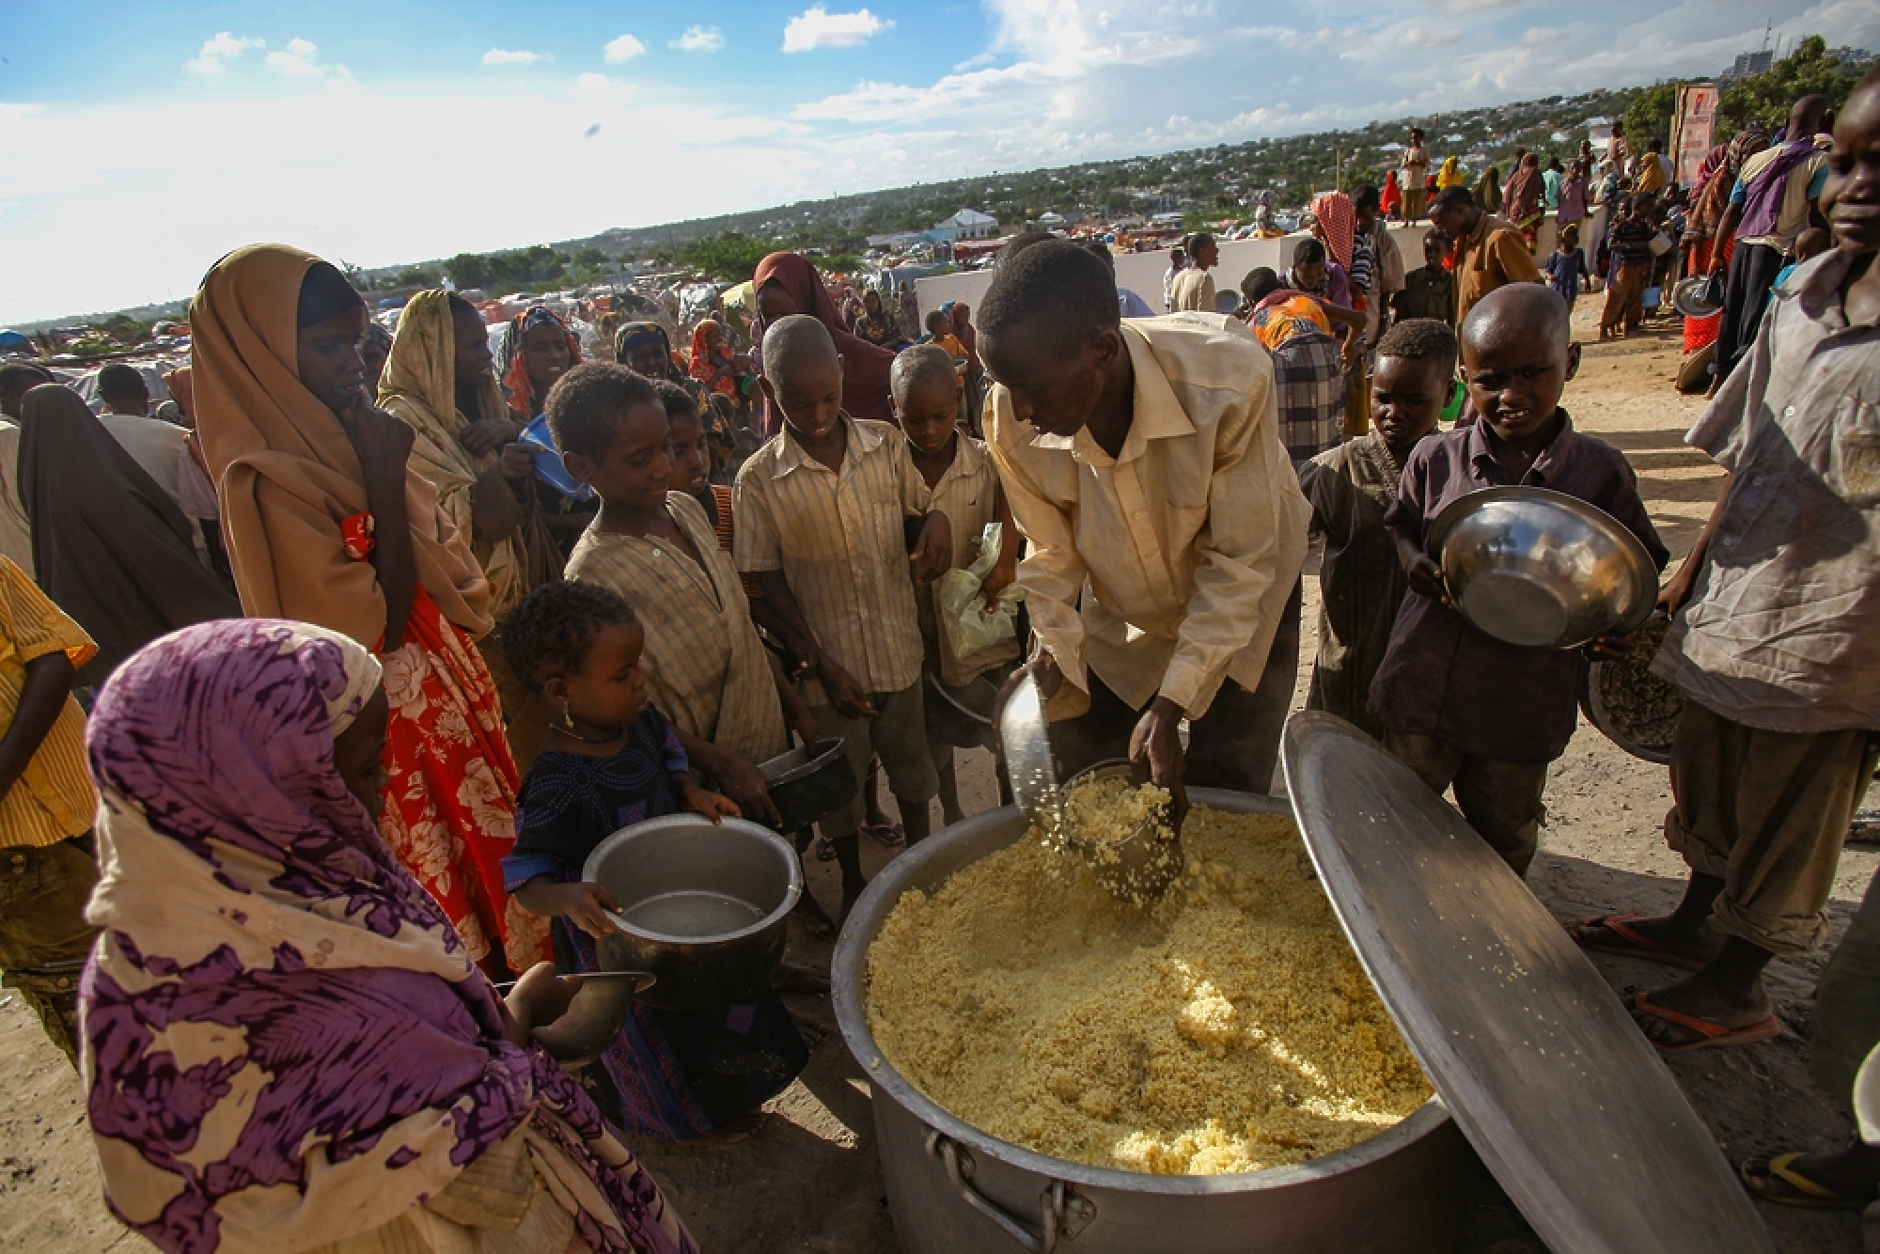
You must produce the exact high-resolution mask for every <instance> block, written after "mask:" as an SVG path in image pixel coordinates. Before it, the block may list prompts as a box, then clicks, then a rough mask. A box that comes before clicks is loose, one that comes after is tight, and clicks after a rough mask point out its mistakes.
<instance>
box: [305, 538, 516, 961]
mask: <svg viewBox="0 0 1880 1254" xmlns="http://www.w3.org/2000/svg"><path fill="white" fill-rule="evenodd" d="M366 517H367V516H362V515H355V516H354V517H353V518H348V519H346V520H345V523H344V524H342V526H343V529H344V530H345V532H346V535H347V552H348V553H349V554H351V555H353V556H354V558H355V560H357V561H365V560H366V559H367V558H368V557H370V555H371V552H372V549H371V539H370V535H369V532H368V530H367V527H366V523H365V522H364V521H362V520H363V519H364V518H366ZM379 661H380V663H381V664H382V665H383V666H384V668H385V695H386V698H387V699H388V700H389V701H390V703H391V717H390V719H389V720H388V722H387V724H386V733H385V769H386V772H387V774H389V775H390V776H391V782H390V784H389V785H388V786H387V787H386V806H385V813H384V815H383V817H382V818H381V819H380V820H379V825H380V827H381V828H382V829H383V831H384V833H385V839H386V842H387V843H388V844H390V845H391V847H392V851H393V852H394V853H396V854H397V855H398V860H399V861H400V862H402V863H404V865H405V868H406V869H407V870H409V871H410V872H411V873H412V875H414V876H416V877H417V880H418V883H420V884H422V885H423V886H424V889H425V891H426V892H428V893H430V894H431V896H432V897H433V898H435V899H436V900H437V903H438V905H440V906H442V907H443V909H444V914H445V916H446V917H447V918H449V919H450V924H451V926H452V927H454V928H456V929H457V934H458V935H459V936H461V937H463V941H464V945H465V946H466V947H467V948H468V949H469V951H470V956H471V957H473V958H475V959H477V960H478V961H479V962H481V961H484V959H485V958H486V957H487V956H489V955H490V954H491V951H492V950H493V949H494V950H496V951H498V952H500V953H501V954H502V956H503V957H504V958H505V959H506V960H507V962H508V965H509V967H510V969H511V970H512V971H514V972H516V973H517V974H520V973H522V972H524V971H526V970H528V969H529V968H530V967H532V966H534V965H535V964H536V963H538V962H541V961H543V960H544V959H546V958H547V957H548V956H549V944H548V927H547V924H546V922H545V921H544V920H542V919H540V918H537V917H536V916H535V915H533V914H530V913H529V912H528V911H527V910H524V909H523V908H522V907H521V906H518V905H516V904H515V903H514V902H512V901H511V900H510V899H509V895H508V894H507V893H505V892H504V891H503V867H502V860H503V855H504V854H506V853H508V852H509V848H510V846H511V845H512V844H514V843H515V820H514V817H513V815H514V809H515V800H516V789H517V777H516V763H515V760H514V759H513V758H511V757H510V754H509V741H508V739H507V738H506V737H505V736H504V735H503V711H502V706H501V705H500V704H499V703H498V701H497V697H496V684H495V681H494V680H492V679H491V678H490V672H489V668H488V667H486V666H485V665H484V664H483V659H482V658H481V657H480V656H479V655H478V654H477V650H476V645H475V643H473V642H472V641H471V639H470V637H469V636H468V635H466V634H465V633H464V631H463V630H462V629H461V628H459V627H458V626H457V625H456V624H454V623H452V622H450V621H449V620H448V619H446V618H445V617H444V616H443V615H442V614H441V613H439V612H438V608H437V605H436V603H435V602H433V601H432V600H431V596H430V594H429V593H427V592H426V591H425V590H424V589H423V588H422V587H419V588H418V589H417V592H416V595H415V596H414V597H413V598H412V603H411V616H410V618H409V619H407V620H406V623H405V640H404V642H403V643H402V644H401V645H400V646H399V647H398V648H397V649H394V650H393V651H392V652H390V653H382V654H381V655H380V658H379Z"/></svg>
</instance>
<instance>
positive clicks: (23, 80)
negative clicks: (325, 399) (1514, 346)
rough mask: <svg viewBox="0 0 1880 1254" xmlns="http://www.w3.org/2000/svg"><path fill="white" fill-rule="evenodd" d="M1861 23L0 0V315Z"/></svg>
mask: <svg viewBox="0 0 1880 1254" xmlns="http://www.w3.org/2000/svg"><path fill="white" fill-rule="evenodd" d="M1770 19H1773V20H1774V21H1775V23H1776V34H1777V35H1778V36H1782V37H1784V38H1786V39H1790V40H1792V39H1794V38H1796V37H1797V36H1799V35H1802V34H1806V33H1808V32H1811V31H1821V32H1823V33H1825V34H1828V35H1829V36H1830V39H1831V42H1833V41H1837V40H1840V41H1847V42H1851V43H1855V44H1865V45H1867V46H1870V47H1880V5H1876V4H1874V3H1872V0H1815V2H1808V0H1795V2H1788V3H1784V2H1781V0H1777V2H1774V3H1771V2H1770V0H1761V2H1754V0H1581V3H1579V4H1577V5H1561V4H1559V3H1554V2H1542V0H1397V2H1396V3H1384V2H1382V0H1296V2H1295V3H1290V4H1277V3H1269V2H1260V3H1255V2H1253V0H974V2H966V0H953V2H944V0H943V2H940V3H934V2H931V0H930V2H928V3H922V4H901V3H892V2H884V3H875V2H873V0H871V2H870V3H868V4H866V5H863V4H858V3H851V2H849V0H824V2H823V3H817V4H810V3H805V0H789V2H784V3H767V2H759V3H743V2H730V3H722V4H718V5H715V6H711V5H671V4H665V5H653V4H631V3H614V4H590V3H578V2H574V0H568V2H564V3H559V4H556V5H554V6H553V7H552V8H551V7H549V6H535V5H524V4H518V3H514V0H511V2H509V3H504V4H493V3H481V2H476V0H468V2H467V0H458V2H456V3H452V4H450V5H441V4H431V5H421V4H414V3H408V2H406V0H375V2H373V3H356V2H354V0H302V2H301V3H297V4H274V3H242V4H234V3H216V4H210V3H200V2H197V0H167V2H165V3H152V2H151V0H136V2H134V3H115V4H108V3H87V2H85V0H72V2H68V3H60V4H45V3H31V2H29V0H0V324H4V323H6V322H8V321H14V320H18V321H25V320H28V319H35V318H42V317H50V316H54V315H60V314H67V313H77V312H83V311H90V310H103V309H111V308H117V307H121V306H124V305H129V304H136V303H141V302H144V301H150V300H163V299H171V298H179V297H183V296H187V295H188V294H189V293H190V292H191V291H192V290H193V288H194V286H195V284H196V281H197V280H198V279H199V278H200V276H201V274H202V273H203V271H204V270H206V269H207V268H208V266H209V265H211V264H212V263H213V262H214V261H215V259H216V258H217V257H218V256H220V255H221V254H222V253H224V252H226V251H228V250H229V249H231V248H234V247H237V246H239V245H241V244H244V243H248V242H251V241H255V240H262V239H279V240H285V241H288V242H291V243H295V244H299V245H301V246H303V247H306V248H309V249H312V250H313V251H316V252H319V253H321V254H323V255H326V256H328V257H332V258H335V259H343V260H347V261H351V262H355V263H358V264H362V265H383V264H387V263H391V262H395V261H415V260H420V259H424V258H429V257H436V256H445V255H449V254H451V253H454V252H458V251H463V250H466V249H468V250H478V251H482V250H488V249H495V248H504V247H520V246H522V245H526V244H530V243H536V242H541V241H546V240H555V239H565V238H569V237H572V236H579V235H585V234H589V233H592V232H594V231H598V230H601V229H604V228H606V227H610V226H621V225H644V224H648V223H656V222H662V221H668V220H673V219H680V218H687V217H695V216H701V215H707V214H714V213H722V212H729V211H735V210H741V209H751V208H757V207H761V206H765V205H770V204H777V203H781V202H785V201H790V200H795V199H799V198H802V197H807V196H818V195H826V194H829V193H832V192H853V191H863V190H868V189H872V188H879V187H889V186H895V185H898V184H902V183H906V182H911V181H917V180H924V179H932V178H944V177H953V176H957V175H967V174H974V173H980V172H990V171H993V170H1000V169H1007V170H1009V169H1020V168H1029V167H1032V166H1036V165H1041V164H1054V163H1062V162H1067V161H1076V160H1083V159H1090V158H1098V157H1116V156H1127V155H1131V154H1134V153H1138V152H1146V151H1159V150H1166V149H1170V148H1179V147H1186V146H1190V145H1194V144H1212V143H1218V142H1227V141H1238V140H1242V139H1247V138H1252V137H1255V136H1260V135H1270V134H1286V133H1293V132H1299V131H1309V130H1316V129H1320V128H1323V127H1330V126H1337V125H1346V124H1353V123H1364V122H1369V121H1371V120H1373V119H1376V118H1388V117H1397V116H1402V115H1406V114H1413V113H1417V112H1419V111H1424V110H1433V109H1442V108H1450V107H1453V106H1457V105H1463V106H1467V105H1477V104H1489V103H1496V102H1500V101H1506V100H1516V99H1530V98H1534V97H1537V96H1544V95H1548V94H1551V93H1555V92H1574V91H1581V90H1586V89H1588V88H1592V87H1597V86H1615V85H1622V84H1635V83H1645V82H1651V81H1653V80H1654V79H1657V78H1662V77H1667V76H1672V75H1680V74H1684V75H1689V74H1699V73H1708V72H1712V71H1714V70H1715V69H1717V68H1718V67H1720V66H1721V65H1723V64H1726V63H1727V62H1728V61H1729V59H1730V57H1731V56H1733V55H1734V54H1735V53H1736V52H1738V51H1741V50H1743V49H1745V48H1749V47H1755V46H1759V45H1760V43H1761V40H1762V30H1763V24H1764V22H1765V21H1767V20H1770Z"/></svg>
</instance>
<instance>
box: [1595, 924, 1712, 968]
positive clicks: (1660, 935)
mask: <svg viewBox="0 0 1880 1254" xmlns="http://www.w3.org/2000/svg"><path fill="white" fill-rule="evenodd" d="M1624 925H1625V927H1626V929H1627V930H1628V931H1632V932H1636V933H1637V934H1638V935H1640V936H1642V937H1643V938H1644V939H1645V940H1646V942H1647V945H1646V946H1641V945H1639V944H1638V943H1636V942H1635V941H1633V939H1632V938H1631V937H1629V936H1627V935H1625V934H1624V933H1623V932H1619V931H1616V930H1615V929H1613V928H1611V927H1608V926H1606V925H1605V924H1604V923H1602V922H1600V921H1599V920H1588V921H1587V922H1585V923H1576V924H1574V925H1573V926H1572V927H1571V928H1568V929H1567V932H1568V935H1570V936H1572V937H1573V943H1574V944H1576V945H1579V946H1580V947H1581V948H1583V949H1591V950H1596V951H1598V952H1600V953H1616V954H1623V955H1625V956H1626V957H1629V958H1647V959H1652V960H1655V961H1660V962H1670V963H1672V964H1674V965H1676V966H1681V967H1686V968H1688V969H1690V970H1693V971H1695V970H1696V969H1697V968H1699V967H1701V966H1703V965H1704V964H1705V963H1707V962H1709V961H1710V960H1711V959H1712V958H1715V957H1716V956H1717V955H1718V954H1719V953H1720V952H1722V950H1723V936H1722V935H1721V934H1720V933H1718V932H1716V931H1713V930H1712V929H1711V928H1709V927H1699V928H1695V929H1692V928H1687V927H1684V926H1682V925H1680V924H1679V923H1678V921H1677V916H1675V915H1666V916H1664V917H1663V918H1655V919H1647V918H1637V919H1634V918H1627V919H1624ZM1649 945H1656V946H1657V947H1658V948H1659V949H1660V950H1661V951H1663V952H1662V953H1653V952H1652V951H1651V949H1650V948H1649V947H1648V946H1649Z"/></svg>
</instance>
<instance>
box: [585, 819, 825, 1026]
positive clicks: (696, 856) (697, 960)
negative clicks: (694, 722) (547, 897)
mask: <svg viewBox="0 0 1880 1254" xmlns="http://www.w3.org/2000/svg"><path fill="white" fill-rule="evenodd" d="M581 878H582V879H583V880H586V881H587V882H588V883H590V884H602V885H605V886H606V888H607V891H608V892H609V893H611V894H613V898H614V901H615V903H616V904H617V905H618V906H619V907H620V910H619V912H618V913H617V914H616V915H615V916H614V923H615V926H617V927H619V928H620V930H619V931H618V932H615V933H613V934H612V935H609V936H604V937H602V938H601V939H600V941H599V942H597V943H596V945H595V950H596V955H597V956H598V958H599V959H600V964H601V966H602V968H603V969H605V970H609V971H646V972H649V973H651V974H652V975H654V976H657V977H658V983H656V984H654V985H653V986H652V987H651V988H649V989H647V990H644V991H643V992H642V993H641V995H640V1000H641V1001H644V1002H646V1003H647V1004H648V1005H650V1006H658V1007H661V1008H662V1009H667V1010H696V1009H699V1008H701V1007H704V1006H709V1005H714V1004H723V1003H727V1002H744V1001H753V1000H755V999H756V998H757V997H758V996H760V995H761V994H762V992H763V990H764V988H765V987H767V985H768V984H769V981H770V976H771V973H772V972H773V971H775V970H776V969H777V964H778V963H779V962H781V961H782V960H783V941H784V925H785V921H786V920H787V919H788V917H789V914H790V910H791V908H792V907H794V906H795V905H796V903H797V899H798V898H800V897H801V896H802V895H803V869H802V864H801V863H800V862H799V861H798V860H797V856H796V850H795V849H793V848H792V847H791V846H790V842H788V841H787V840H784V839H783V838H782V837H781V836H778V835H777V834H776V833H775V832H771V831H767V830H765V829H764V828H762V827H759V826H758V825H757V824H755V823H751V822H747V821H746V820H744V819H725V820H724V821H723V822H721V823H718V824H713V823H712V822H711V821H710V820H709V819H706V818H703V817H701V816H700V815H696V814H668V815H664V816H662V817H660V818H656V819H648V820H646V821H645V822H644V823H635V824H633V826H631V827H625V828H622V829H621V830H620V831H617V832H615V833H614V834H613V835H612V836H609V837H608V838H607V839H606V840H604V841H602V842H601V843H600V844H598V845H596V846H595V847H594V852H592V853H590V854H589V855H588V858H587V863H586V865H585V866H583V867H582V869H581Z"/></svg>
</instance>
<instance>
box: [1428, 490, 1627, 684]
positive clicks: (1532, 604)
mask: <svg viewBox="0 0 1880 1254" xmlns="http://www.w3.org/2000/svg"><path fill="white" fill-rule="evenodd" d="M1430 550H1431V552H1433V553H1436V554H1439V555H1440V556H1439V558H1438V560H1439V561H1440V563H1441V564H1442V568H1443V582H1444V583H1445V584H1447V585H1448V588H1449V597H1450V600H1452V601H1453V602H1454V603H1455V606H1456V609H1457V610H1458V611H1459V612H1460V613H1461V614H1462V616H1463V617H1464V618H1466V619H1467V620H1468V621H1469V622H1470V623H1472V624H1474V625H1475V626H1476V627H1477V628H1479V629H1480V630H1482V631H1484V632H1486V633H1488V634H1489V635H1491V636H1493V637H1495V638H1496V639H1497V640H1505V641H1507V642H1508V643H1509V644H1518V645H1526V646H1530V647H1538V648H1554V649H1576V648H1578V647H1579V646H1581V645H1583V644H1585V643H1586V642H1587V641H1589V640H1593V639H1596V638H1597V637H1600V636H1609V635H1625V634H1627V633H1628V632H1631V631H1634V630H1636V629H1637V628H1638V627H1640V626H1641V625H1643V623H1644V622H1645V620H1646V618H1647V617H1649V616H1650V615H1651V612H1652V603H1653V602H1654V601H1655V600H1656V599H1657V596H1658V571H1657V567H1656V565H1655V563H1653V561H1652V558H1651V554H1650V553H1648V552H1646V550H1645V546H1644V545H1643V544H1641V543H1639V539H1638V537H1637V536H1635V535H1633V534H1632V533H1631V532H1630V531H1627V530H1626V529H1625V527H1624V526H1623V525H1622V524H1620V522H1619V521H1618V520H1617V519H1615V518H1613V517H1612V516H1611V515H1610V514H1608V513H1606V512H1605V511H1604V510H1601V509H1598V508H1597V507H1595V506H1592V505H1588V504H1587V503H1586V502H1585V501H1582V500H1580V499H1579V498H1577V497H1572V496H1568V495H1566V494H1565V493H1562V492H1552V491H1549V490H1548V489H1546V488H1530V487H1512V488H1484V489H1483V490H1481V491H1480V492H1471V493H1469V494H1468V495H1467V496H1465V497H1462V498H1460V499H1458V500H1456V501H1453V502H1451V503H1450V505H1449V506H1448V508H1446V509H1444V510H1443V512H1442V513H1440V514H1438V515H1437V516H1436V521H1435V522H1434V523H1433V524H1431V527H1430Z"/></svg>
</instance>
